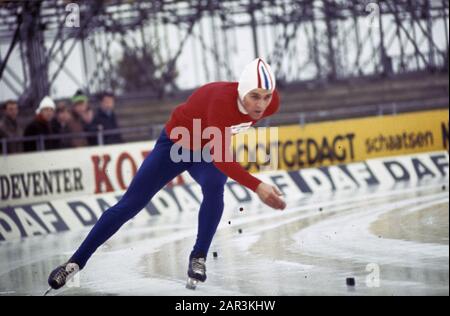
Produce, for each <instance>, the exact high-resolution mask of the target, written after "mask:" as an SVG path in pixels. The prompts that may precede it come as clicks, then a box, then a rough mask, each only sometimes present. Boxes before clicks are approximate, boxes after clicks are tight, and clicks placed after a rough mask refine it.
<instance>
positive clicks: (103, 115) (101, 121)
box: [92, 92, 122, 145]
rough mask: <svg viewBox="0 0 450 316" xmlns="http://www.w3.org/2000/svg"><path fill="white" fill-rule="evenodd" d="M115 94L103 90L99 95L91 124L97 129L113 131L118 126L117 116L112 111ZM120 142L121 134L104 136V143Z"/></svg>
mask: <svg viewBox="0 0 450 316" xmlns="http://www.w3.org/2000/svg"><path fill="white" fill-rule="evenodd" d="M115 101H116V100H115V96H114V94H113V93H111V92H104V93H103V94H102V95H101V99H100V107H99V109H98V110H97V112H96V114H95V117H94V120H93V122H92V125H93V126H94V127H95V129H96V130H97V131H98V130H99V128H101V129H102V130H103V131H113V130H117V129H118V128H119V124H118V123H117V118H116V115H115V113H114V108H115V103H116V102H115ZM121 142H122V136H121V135H120V134H119V133H117V134H107V135H105V136H104V142H103V143H104V144H105V145H110V144H119V143H121Z"/></svg>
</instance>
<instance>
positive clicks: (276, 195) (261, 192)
mask: <svg viewBox="0 0 450 316" xmlns="http://www.w3.org/2000/svg"><path fill="white" fill-rule="evenodd" d="M256 194H258V196H259V198H260V199H261V201H263V202H264V203H265V204H267V205H269V206H270V207H271V208H274V209H276V210H284V209H285V208H286V202H284V201H283V199H281V198H280V196H281V195H282V193H281V192H280V191H279V190H278V189H277V188H276V187H274V186H272V185H269V184H266V183H261V184H260V185H259V186H258V188H257V189H256Z"/></svg>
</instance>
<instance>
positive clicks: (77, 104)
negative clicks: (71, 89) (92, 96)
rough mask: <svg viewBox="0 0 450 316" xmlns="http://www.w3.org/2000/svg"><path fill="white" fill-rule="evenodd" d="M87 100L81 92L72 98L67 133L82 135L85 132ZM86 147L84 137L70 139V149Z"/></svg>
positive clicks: (86, 140)
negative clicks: (70, 116)
mask: <svg viewBox="0 0 450 316" xmlns="http://www.w3.org/2000/svg"><path fill="white" fill-rule="evenodd" d="M88 107H89V104H88V98H87V96H85V95H83V94H82V93H81V91H77V93H76V94H75V95H74V96H73V97H72V111H71V112H72V113H71V115H72V119H71V120H70V122H69V125H68V126H69V131H70V133H72V134H78V133H84V132H85V131H86V125H87V123H86V112H87V110H88ZM87 145H88V139H87V137H86V136H78V137H72V138H71V146H72V147H84V146H87Z"/></svg>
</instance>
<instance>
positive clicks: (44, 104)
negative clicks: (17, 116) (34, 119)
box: [36, 96, 56, 114]
mask: <svg viewBox="0 0 450 316" xmlns="http://www.w3.org/2000/svg"><path fill="white" fill-rule="evenodd" d="M45 108H51V109H53V110H54V109H56V105H55V102H53V100H52V99H51V98H50V97H48V96H47V97H44V98H43V99H42V101H41V103H39V107H38V108H37V110H36V114H39V113H41V111H42V110H43V109H45Z"/></svg>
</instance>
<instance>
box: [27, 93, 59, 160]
mask: <svg viewBox="0 0 450 316" xmlns="http://www.w3.org/2000/svg"><path fill="white" fill-rule="evenodd" d="M54 115H55V102H53V100H52V99H51V98H50V97H45V98H43V99H42V101H41V103H40V104H39V107H38V109H37V110H36V116H35V118H34V119H33V121H32V122H31V123H30V124H28V126H27V127H26V128H25V133H24V136H38V135H43V136H45V135H51V134H52V128H51V121H52V119H53V117H54ZM44 146H45V149H55V148H56V145H55V141H53V140H45V142H44ZM24 149H25V151H26V152H30V151H37V150H38V149H44V148H40V147H39V146H38V145H37V142H36V141H35V140H33V141H26V142H25V143H24Z"/></svg>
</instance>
